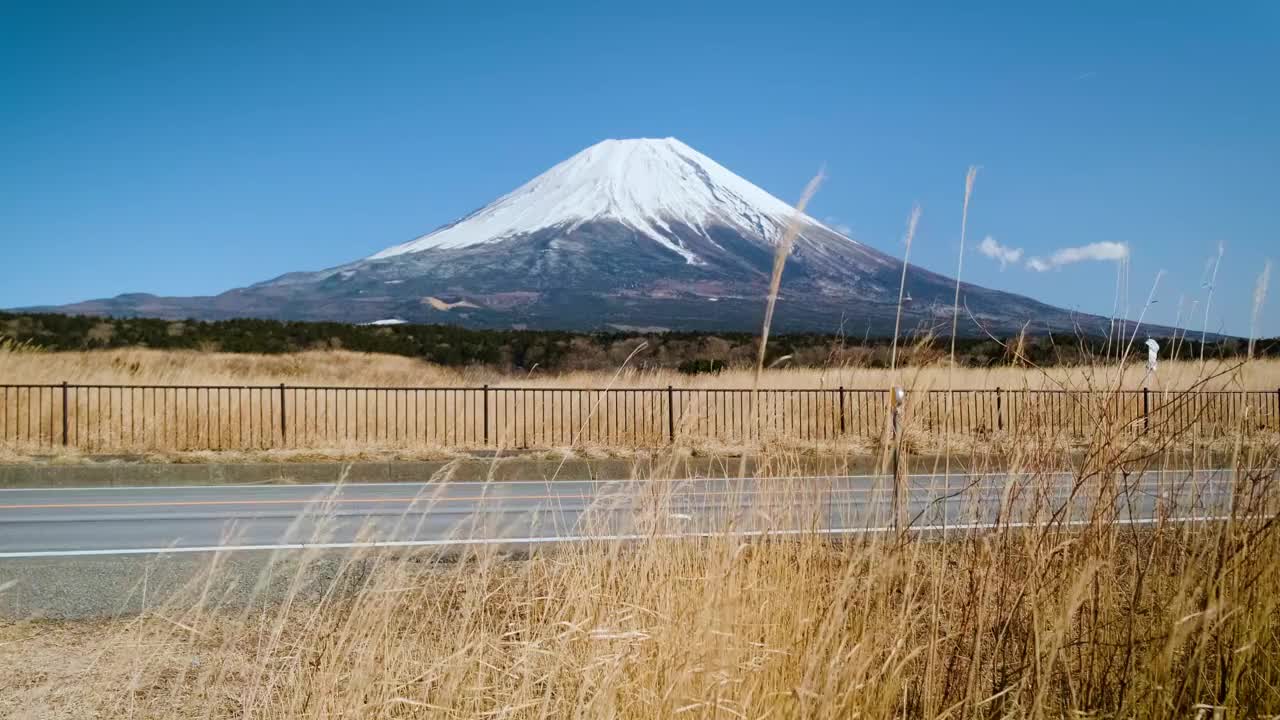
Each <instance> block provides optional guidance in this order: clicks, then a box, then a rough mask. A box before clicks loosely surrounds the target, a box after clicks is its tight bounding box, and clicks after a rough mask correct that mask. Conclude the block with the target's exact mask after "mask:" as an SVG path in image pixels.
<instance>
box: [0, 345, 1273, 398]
mask: <svg viewBox="0 0 1280 720" xmlns="http://www.w3.org/2000/svg"><path fill="white" fill-rule="evenodd" d="M1139 354H1140V353H1139V352H1138V350H1137V349H1135V350H1134V351H1133V355H1132V356H1131V357H1130V358H1129V362H1128V363H1126V366H1125V369H1124V370H1123V372H1119V371H1117V370H1115V367H1114V365H1115V363H1110V364H1106V363H1104V364H1100V365H1096V366H1083V367H1050V368H1029V367H1010V366H998V367H991V368H968V367H958V368H955V369H954V370H949V369H948V368H946V367H943V366H940V365H937V364H930V365H926V366H923V367H906V368H902V369H899V370H898V371H896V372H892V371H889V370H887V369H877V368H864V367H851V366H837V367H830V368H796V369H790V368H773V369H769V370H767V371H765V372H764V373H763V374H762V375H761V383H760V387H761V388H795V389H823V388H827V389H830V388H838V387H841V386H843V387H846V388H850V389H886V388H889V387H891V386H893V385H895V384H896V385H903V386H906V387H909V388H914V389H916V390H926V389H946V388H948V387H950V388H953V389H956V390H962V389H964V390H979V389H994V388H997V387H1001V388H1005V389H1008V390H1014V389H1024V388H1025V389H1064V388H1065V389H1097V390H1107V389H1126V390H1137V389H1141V388H1142V387H1143V384H1144V383H1143V381H1144V379H1146V380H1147V383H1146V384H1147V385H1148V386H1149V387H1150V388H1151V389H1153V390H1156V391H1165V390H1170V391H1181V390H1188V389H1191V388H1199V389H1204V390H1258V391H1262V390H1268V391H1274V390H1276V389H1280V360H1275V359H1266V360H1254V361H1252V362H1249V363H1239V362H1238V361H1217V360H1209V361H1206V364H1205V365H1201V364H1200V363H1197V362H1184V361H1180V362H1166V363H1163V364H1161V366H1160V368H1159V371H1158V372H1157V373H1156V376H1155V377H1154V378H1147V377H1146V369H1145V365H1144V361H1145V355H1143V356H1142V357H1138V355H1139ZM618 367H619V368H620V369H619V370H618V371H616V372H569V373H561V374H548V373H544V372H541V371H540V370H538V369H537V368H535V369H534V370H533V371H531V372H529V373H524V374H519V375H505V374H500V373H497V372H494V371H492V370H487V369H462V370H458V369H453V368H445V367H441V366H438V365H431V364H428V363H425V362H421V361H418V360H414V359H412V358H406V357H400V356H397V355H372V354H363V353H351V352H342V351H319V352H304V353H296V354H286V355H253V354H237V353H200V352H182V351H165V350H144V349H135V350H103V351H89V352H57V353H53V352H13V351H6V350H4V349H3V348H0V378H3V381H4V382H6V383H27V384H46V383H47V384H57V383H61V382H69V383H72V384H124V385H276V384H278V383H288V384H291V385H325V386H343V387H355V386H365V387H478V386H480V385H484V384H489V385H492V386H494V387H545V388H567V387H582V388H594V389H602V388H605V387H615V388H626V387H646V388H651V387H666V386H667V385H673V386H675V387H677V388H706V389H718V388H749V387H751V385H752V376H753V371H752V370H751V369H750V368H741V369H732V368H731V369H728V370H725V371H723V372H720V373H715V374H701V375H687V374H683V373H679V372H675V371H671V370H640V369H637V368H634V367H629V366H628V365H627V363H626V357H625V356H624V357H619V358H618ZM1121 377H1122V378H1123V379H1122V380H1121Z"/></svg>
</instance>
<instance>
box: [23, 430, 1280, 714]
mask: <svg viewBox="0 0 1280 720" xmlns="http://www.w3.org/2000/svg"><path fill="white" fill-rule="evenodd" d="M1237 460H1238V466H1239V469H1240V474H1239V475H1238V477H1237V480H1236V483H1235V497H1236V500H1235V501H1234V502H1233V504H1232V507H1231V508H1230V509H1229V511H1228V514H1229V516H1230V519H1228V520H1223V521H1216V522H1206V523H1199V524H1178V523H1175V522H1171V521H1168V520H1166V519H1161V518H1154V522H1153V523H1151V524H1149V525H1142V526H1133V525H1125V524H1120V523H1118V522H1117V521H1116V518H1115V515H1114V514H1113V513H1111V512H1108V511H1106V510H1102V511H1100V512H1097V513H1095V514H1093V515H1091V516H1089V517H1082V518H1081V517H1077V518H1067V517H1063V516H1052V515H1051V516H1045V517H1041V518H1039V519H1038V521H1037V522H1035V523H1033V524H1032V525H1030V526H1028V525H1024V524H1022V523H1020V522H1019V520H1020V518H1019V517H1018V516H1017V515H1016V514H1011V515H1010V516H1008V517H1006V518H1004V519H1003V520H1002V521H1001V522H1000V523H998V524H997V525H996V526H995V527H992V528H990V529H988V530H986V531H983V532H980V533H962V532H956V531H953V534H952V535H951V536H950V537H949V538H942V537H939V536H937V535H919V536H917V535H913V534H910V533H907V534H903V535H902V536H896V535H893V534H881V535H866V536H860V537H853V538H847V539H845V540H837V539H833V538H832V537H830V536H826V535H823V534H821V533H820V532H817V531H815V532H812V533H808V532H805V533H801V534H800V535H799V536H789V537H774V538H769V537H743V536H739V535H735V534H734V533H733V531H732V528H730V527H726V528H724V530H723V532H721V533H718V534H715V535H714V536H712V537H707V538H686V539H671V538H664V537H662V536H661V533H662V532H664V530H666V529H667V526H666V525H664V523H666V522H669V521H668V520H664V518H666V517H668V516H667V515H666V514H665V513H664V502H663V499H662V498H661V497H660V496H655V497H654V498H653V502H652V504H651V506H650V507H651V508H652V511H651V513H650V514H649V515H648V516H647V517H648V518H649V519H648V520H647V522H648V523H649V527H651V528H652V530H653V532H654V537H653V538H652V539H649V540H641V541H638V542H631V543H616V542H606V541H599V542H590V543H587V544H582V545H571V546H561V547H558V548H556V549H554V550H550V551H546V552H540V553H537V554H534V555H532V556H531V557H528V558H509V557H504V556H502V555H500V554H498V553H496V552H494V551H492V550H485V549H473V550H471V551H467V552H465V553H464V554H463V555H462V556H460V557H452V558H447V559H445V558H441V557H439V556H433V555H428V554H421V553H408V554H381V555H379V554H372V552H371V551H350V554H346V555H343V556H341V560H340V567H341V570H340V572H339V573H338V574H337V576H336V577H334V578H332V579H331V580H330V581H329V583H328V584H327V585H326V586H324V587H322V588H321V589H320V591H319V592H318V593H316V592H305V591H304V587H305V586H306V585H307V580H306V578H307V574H308V568H309V567H311V566H313V565H314V564H316V563H318V562H319V561H320V560H321V553H320V552H318V551H317V552H306V553H299V554H295V555H292V556H288V557H285V556H281V557H279V558H277V560H276V561H275V562H273V563H272V564H270V565H269V566H267V567H266V568H264V569H263V570H262V571H261V575H260V577H259V580H258V587H265V586H266V585H267V584H268V583H269V582H270V581H271V580H272V578H273V576H279V575H284V576H286V577H287V578H289V579H288V580H287V585H288V588H289V589H288V591H287V592H286V593H285V596H284V597H283V598H270V599H269V598H266V597H262V598H260V599H259V600H256V601H252V600H251V601H250V602H249V603H248V605H244V604H240V603H238V602H235V601H228V598H232V597H234V593H233V587H232V585H233V584H234V582H233V581H232V580H231V579H229V578H227V577H225V576H224V575H223V574H222V572H221V564H220V562H219V558H217V557H213V558H211V560H210V563H209V567H208V569H207V572H205V573H204V574H203V575H202V576H201V577H199V578H197V579H196V580H195V581H193V582H192V583H191V584H190V586H189V587H187V588H186V590H184V591H182V592H181V593H179V594H178V595H177V596H174V597H170V598H163V599H159V600H157V601H154V604H153V606H152V609H151V610H150V611H149V612H145V613H143V614H142V615H141V616H137V617H130V618H119V619H109V620H85V621H62V622H53V621H40V620H31V621H25V622H18V623H9V624H5V625H0V688H3V692H0V715H3V716H5V717H11V718H42V719H47V718H77V719H78V718H85V717H96V718H126V717H128V718H216V719H221V718H263V719H274V718H302V717H305V718H335V719H336V718H379V719H382V718H385V719H388V720H390V719H393V718H597V717H599V718H605V717H609V718H637V719H639V718H667V717H671V718H685V717H688V718H829V717H923V718H961V717H978V718H1040V717H1142V718H1186V717H1203V718H1208V717H1240V718H1255V717H1273V716H1275V715H1276V713H1280V595H1278V594H1277V593H1276V592H1275V589H1276V588H1277V587H1280V533H1278V532H1277V531H1278V530H1280V528H1277V513H1278V512H1280V492H1278V488H1277V487H1276V477H1275V473H1274V467H1275V461H1276V455H1275V452H1274V448H1273V449H1272V452H1271V453H1269V454H1267V455H1252V456H1245V455H1244V454H1241V455H1240V456H1239V457H1238V458H1237ZM1024 470H1026V471H1027V472H1028V477H1027V479H1026V481H1025V484H1021V485H1018V486H1017V487H1014V486H1011V487H1010V488H1009V489H1008V490H1007V491H1006V494H1007V495H1012V494H1016V493H1019V492H1027V493H1035V492H1037V491H1047V490H1048V487H1047V485H1046V484H1045V483H1046V482H1047V481H1046V478H1045V477H1044V476H1042V475H1040V474H1039V473H1038V471H1037V470H1036V466H1035V465H1034V464H1029V465H1028V466H1027V467H1025V468H1024ZM1111 470H1114V468H1113V467H1110V468H1108V467H1104V468H1101V469H1100V471H1101V472H1102V473H1103V474H1102V475H1091V476H1090V477H1087V478H1086V477H1082V478H1081V480H1080V481H1079V483H1078V485H1077V486H1076V487H1075V488H1072V490H1071V491H1072V492H1073V493H1095V494H1096V495H1097V497H1098V499H1099V500H1100V501H1101V502H1100V503H1099V507H1103V508H1106V507H1115V506H1116V504H1117V503H1123V502H1124V500H1125V498H1127V497H1130V493H1132V492H1136V490H1135V489H1132V488H1126V487H1125V486H1124V484H1123V483H1120V482H1110V481H1102V482H1097V481H1098V480H1099V479H1100V478H1102V477H1107V476H1109V471H1111ZM1089 480H1092V481H1094V482H1092V483H1090V482H1089ZM761 512H767V511H766V510H763V509H762V510H761ZM1022 519H1025V518H1022ZM3 575H4V569H3V566H0V596H3V594H4V592H5V585H6V583H5V581H4V577H3ZM251 582H252V580H251ZM145 587H146V586H145V581H144V572H143V565H141V564H140V565H139V567H138V588H137V590H138V592H145Z"/></svg>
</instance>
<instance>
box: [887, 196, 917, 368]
mask: <svg viewBox="0 0 1280 720" xmlns="http://www.w3.org/2000/svg"><path fill="white" fill-rule="evenodd" d="M920 212H921V211H920V204H919V203H917V204H915V205H914V206H913V207H912V208H911V215H910V216H909V217H908V218H907V233H906V236H905V237H904V238H903V242H904V244H905V245H906V249H905V250H904V251H903V254H902V279H901V280H900V281H899V282H898V308H897V311H896V312H895V313H894V316H893V349H892V350H891V351H890V353H889V371H890V372H893V371H895V370H897V369H898V334H899V333H900V332H902V301H903V298H904V297H905V295H906V291H907V267H908V264H909V263H910V262H911V243H912V241H914V240H915V237H916V227H917V226H918V225H919V224H920Z"/></svg>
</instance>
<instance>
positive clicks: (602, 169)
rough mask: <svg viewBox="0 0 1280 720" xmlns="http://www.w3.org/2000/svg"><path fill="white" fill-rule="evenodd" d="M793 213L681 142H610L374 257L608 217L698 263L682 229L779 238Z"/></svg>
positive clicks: (810, 221)
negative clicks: (718, 227)
mask: <svg viewBox="0 0 1280 720" xmlns="http://www.w3.org/2000/svg"><path fill="white" fill-rule="evenodd" d="M793 214H794V211H793V210H792V208H791V206H790V205H788V204H787V203H785V202H782V201H781V200H779V199H777V198H775V197H774V196H772V195H770V194H769V193H767V192H765V191H764V190H762V189H760V188H758V187H756V186H755V185H753V184H751V183H750V182H747V181H746V180H744V179H742V178H741V177H739V176H737V175H735V174H733V173H732V172H730V171H729V170H727V169H725V168H724V167H723V166H722V165H720V164H719V163H717V162H716V161H714V160H712V159H711V158H709V157H707V156H706V155H703V154H702V153H700V152H698V151H697V150H694V149H693V148H691V147H689V146H688V145H685V144H684V143H682V142H680V141H679V140H677V139H675V138H665V139H661V140H655V139H638V140H605V141H603V142H600V143H597V144H595V145H592V146H591V147H589V148H587V149H586V150H583V151H582V152H579V153H578V154H577V155H574V156H573V157H571V158H569V159H568V160H565V161H564V162H562V163H560V164H559V165H556V166H555V167H553V168H551V169H550V170H548V171H546V172H545V173H543V174H541V175H539V176H538V177H536V178H534V179H533V180H531V181H529V182H528V183H526V184H524V185H522V186H520V187H519V188H517V189H516V190H515V191H513V192H511V193H509V194H507V195H505V196H503V197H501V198H499V199H498V200H497V201H495V202H493V203H492V204H490V205H487V206H485V207H484V208H481V209H480V210H477V211H476V212H474V213H472V214H471V215H468V216H467V217H464V218H462V219H461V220H458V221H456V222H454V223H451V224H449V225H446V226H444V227H442V228H440V229H438V230H436V231H434V232H431V233H428V234H427V235H423V236H422V237H420V238H417V239H415V240H411V241H409V242H407V243H404V244H402V245H396V246H394V247H390V248H387V249H386V250H383V251H382V252H379V253H377V254H375V255H373V256H372V257H371V258H370V259H374V260H379V259H384V258H389V257H395V256H397V255H405V254H409V253H415V252H422V251H424V250H432V249H439V248H462V247H469V246H472V245H478V244H481V243H491V242H497V241H500V240H503V239H506V238H509V237H513V236H516V235H522V234H529V233H534V232H537V231H539V230H543V229H546V228H552V227H555V228H562V229H564V230H565V231H566V232H567V233H571V232H573V230H575V229H576V228H578V227H580V226H581V225H582V224H583V223H588V222H592V221H597V220H606V219H607V220H612V221H615V222H618V223H621V224H622V225H624V226H625V227H627V228H630V229H632V230H635V231H637V232H639V233H640V234H641V235H642V236H643V237H644V238H646V239H649V240H652V241H653V242H656V243H658V244H659V245H660V246H662V247H664V248H666V249H668V250H670V251H671V252H674V253H676V254H677V255H679V256H680V257H682V258H684V259H685V261H686V262H688V263H690V264H699V263H700V262H702V259H701V258H700V257H699V256H698V254H697V253H695V252H694V251H692V250H691V249H690V248H688V247H685V246H684V243H683V242H682V241H681V239H680V233H677V232H676V231H675V230H673V228H672V225H673V224H678V225H684V226H686V227H688V228H690V229H693V230H695V231H696V232H698V233H700V234H701V235H703V236H704V237H706V238H707V239H709V240H710V236H709V234H708V231H707V227H708V225H711V224H720V225H724V226H726V227H734V228H737V229H739V230H741V231H743V232H745V233H748V234H750V236H752V237H757V238H762V239H769V240H776V238H777V237H778V236H780V235H781V232H782V230H783V229H784V228H785V227H786V225H787V223H788V222H789V221H790V220H791V218H792V215H793ZM804 220H805V221H806V223H808V224H809V225H812V226H815V227H823V226H822V225H821V224H820V223H818V222H817V221H816V220H813V219H812V218H810V217H808V216H805V217H804ZM824 229H825V228H824ZM712 242H714V241H712Z"/></svg>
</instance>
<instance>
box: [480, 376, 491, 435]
mask: <svg viewBox="0 0 1280 720" xmlns="http://www.w3.org/2000/svg"><path fill="white" fill-rule="evenodd" d="M481 402H482V403H483V404H484V413H483V414H484V444H485V445H488V444H489V384H488V383H485V385H484V394H483V397H482V398H481Z"/></svg>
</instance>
